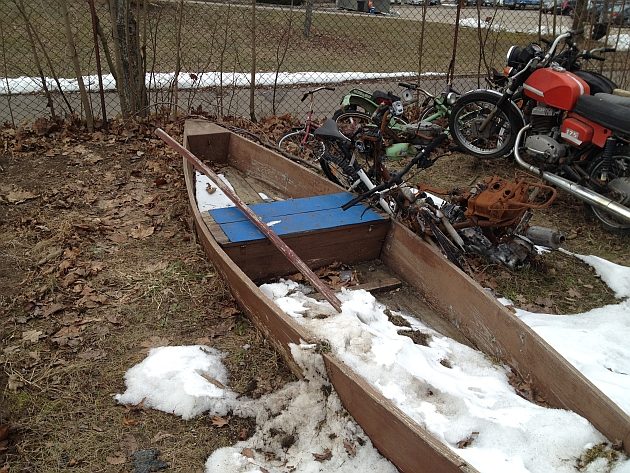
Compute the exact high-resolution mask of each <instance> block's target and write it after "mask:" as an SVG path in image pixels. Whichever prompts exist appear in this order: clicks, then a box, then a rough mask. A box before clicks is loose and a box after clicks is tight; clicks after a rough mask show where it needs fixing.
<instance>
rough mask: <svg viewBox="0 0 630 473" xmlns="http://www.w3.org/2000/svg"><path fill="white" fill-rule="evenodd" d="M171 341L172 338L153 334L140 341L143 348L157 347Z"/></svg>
mask: <svg viewBox="0 0 630 473" xmlns="http://www.w3.org/2000/svg"><path fill="white" fill-rule="evenodd" d="M169 343H170V340H169V339H168V338H164V337H159V336H157V335H153V336H152V337H151V338H149V339H147V340H145V341H143V342H142V343H140V346H141V347H143V348H156V347H164V346H167V345H168V344H169Z"/></svg>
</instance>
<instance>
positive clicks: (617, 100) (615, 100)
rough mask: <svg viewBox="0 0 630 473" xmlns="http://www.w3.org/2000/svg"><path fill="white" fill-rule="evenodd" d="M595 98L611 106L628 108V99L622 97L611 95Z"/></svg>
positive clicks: (599, 95)
mask: <svg viewBox="0 0 630 473" xmlns="http://www.w3.org/2000/svg"><path fill="white" fill-rule="evenodd" d="M595 97H597V98H599V99H602V100H603V101H604V102H607V103H611V104H613V105H623V106H624V107H630V97H623V96H622V95H612V94H595Z"/></svg>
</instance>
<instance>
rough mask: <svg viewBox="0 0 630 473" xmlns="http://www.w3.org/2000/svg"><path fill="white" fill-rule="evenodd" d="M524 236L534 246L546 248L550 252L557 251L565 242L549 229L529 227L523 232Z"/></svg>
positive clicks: (563, 237)
mask: <svg viewBox="0 0 630 473" xmlns="http://www.w3.org/2000/svg"><path fill="white" fill-rule="evenodd" d="M525 236H526V237H527V239H528V240H529V241H531V242H532V243H533V244H534V245H539V246H546V247H547V248H551V249H552V250H557V249H558V248H560V247H561V246H562V244H563V243H564V241H565V240H566V238H565V236H564V235H563V234H562V233H560V232H558V231H556V230H552V229H551V228H546V227H538V226H531V227H529V228H528V229H527V231H526V232H525Z"/></svg>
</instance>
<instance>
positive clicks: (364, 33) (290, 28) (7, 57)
mask: <svg viewBox="0 0 630 473" xmlns="http://www.w3.org/2000/svg"><path fill="white" fill-rule="evenodd" d="M60 1H61V0H31V1H28V2H27V1H24V0H5V1H3V2H0V123H10V124H14V125H16V124H19V123H22V122H24V121H31V120H33V119H36V118H38V117H42V116H50V115H53V114H54V115H56V116H61V117H63V116H67V115H69V114H75V115H79V116H82V115H83V113H84V109H83V108H84V107H83V106H82V104H81V101H80V99H79V95H78V93H77V80H76V77H77V74H76V72H75V69H74V67H73V63H72V61H71V60H70V57H69V55H68V52H67V51H68V41H67V35H66V34H65V29H64V21H63V20H64V19H63V15H62V13H61V9H60ZM65 1H66V3H67V4H68V8H69V15H70V18H71V26H72V34H73V39H74V42H75V43H76V50H77V52H78V59H79V64H80V67H81V75H82V76H83V77H84V81H85V83H86V87H87V89H88V92H89V99H90V102H91V105H92V108H93V110H94V115H95V116H96V117H97V118H99V117H101V115H102V112H101V108H100V102H99V100H100V99H99V94H98V90H99V89H98V84H99V82H98V77H97V74H96V71H97V68H96V47H95V41H94V32H93V24H92V21H91V16H90V10H89V5H88V2H86V1H78V0H77V1H75V0H65ZM274 1H276V2H281V3H284V5H279V4H273V3H267V2H265V3H263V2H261V1H260V0H259V1H258V2H257V3H256V5H255V7H254V6H253V5H252V2H251V1H249V0H243V1H231V2H227V1H224V2H221V1H212V2H211V1H181V0H173V1H155V0H152V1H151V2H146V9H145V3H144V0H139V1H138V2H136V3H137V4H138V5H139V6H138V11H137V13H138V18H139V21H138V25H139V28H141V33H140V35H141V40H142V43H143V51H144V61H145V63H146V70H147V75H146V83H147V86H148V89H149V108H150V111H155V110H156V109H160V108H164V109H170V108H173V107H175V106H176V107H177V109H178V110H179V111H181V112H186V111H190V110H203V111H206V112H209V113H212V114H216V115H219V116H225V115H244V116H249V115H250V88H252V87H253V88H254V92H255V93H254V96H253V111H254V113H255V115H256V116H257V117H262V116H266V115H270V114H284V113H292V114H296V115H300V114H302V113H304V111H305V105H304V104H302V103H301V102H300V98H301V91H303V90H304V89H305V88H308V87H309V86H310V85H312V84H322V83H335V84H336V86H337V87H338V89H337V91H335V92H334V93H326V94H321V95H319V96H318V103H317V106H316V112H317V113H318V114H320V115H330V114H332V112H333V111H334V110H335V108H336V107H337V105H338V102H339V98H340V97H341V95H342V94H343V93H344V92H345V91H348V90H350V89H351V88H353V87H357V86H360V84H362V83H364V84H365V83H366V82H374V81H377V82H378V87H379V88H384V89H386V90H387V89H389V90H392V91H396V90H397V86H396V82H397V78H400V77H406V78H408V79H411V80H414V81H420V82H421V83H423V84H424V86H425V87H427V88H429V89H431V90H433V91H439V90H441V89H443V88H444V87H445V85H446V82H447V73H449V72H450V74H451V76H452V78H453V83H454V86H455V88H456V89H460V90H468V89H470V88H475V87H479V86H482V87H483V86H484V85H485V83H484V80H483V78H484V77H485V76H486V75H487V74H488V72H489V70H490V69H491V68H492V67H495V68H497V69H500V68H502V67H503V62H504V57H505V53H506V51H507V49H508V48H509V47H510V46H511V45H512V44H519V45H524V44H526V43H527V42H529V41H537V40H539V38H540V37H541V36H543V37H552V36H553V35H554V34H557V33H559V32H560V31H561V30H563V29H568V28H570V27H571V25H572V24H573V22H574V18H575V16H576V15H580V14H581V13H580V12H575V11H573V16H570V15H563V14H562V13H570V11H571V9H573V10H575V8H576V7H575V5H576V4H575V2H574V1H573V0H564V1H563V2H562V1H561V0H542V3H537V1H538V0H478V1H479V3H475V0H462V1H463V2H464V3H463V4H462V6H461V8H458V7H457V5H456V4H454V3H447V1H449V0H441V1H440V0H401V1H400V2H397V3H394V2H391V3H389V2H388V1H383V0H378V1H377V0H365V1H363V0H337V4H335V3H329V2H320V1H313V0H293V4H291V0H274ZM514 1H516V2H517V5H514ZM602 1H603V0H602ZM425 2H428V4H425ZM495 2H496V3H495ZM518 2H524V3H528V4H530V3H531V4H532V5H531V6H530V5H526V6H525V7H524V8H520V7H518V8H512V7H514V6H519V5H518ZM95 6H96V15H97V18H98V21H99V24H100V28H101V30H102V33H103V34H102V38H103V39H104V41H102V40H101V41H98V42H97V44H98V45H99V53H100V56H101V62H102V73H103V77H102V79H103V86H104V89H105V90H104V93H103V96H104V98H105V104H106V113H107V114H108V116H110V117H111V116H115V115H116V114H118V113H120V101H119V96H118V93H117V91H116V88H115V87H116V83H115V81H114V78H113V76H112V75H111V71H110V66H109V64H108V61H107V55H108V54H109V55H111V54H112V53H111V48H112V45H111V43H112V37H111V21H110V15H109V9H108V5H107V2H103V1H97V3H96V5H95ZM598 6H599V7H598ZM339 7H344V8H343V9H342V8H339ZM370 7H372V8H373V9H374V10H373V11H372V13H370V12H368V11H367V10H369V9H370ZM602 9H603V11H604V12H606V14H605V15H602ZM362 10H363V11H362ZM624 12H628V9H627V8H626V5H625V0H608V1H606V2H605V4H603V3H602V4H600V3H598V0H589V1H588V2H587V10H585V12H584V14H585V15H586V23H585V26H586V33H585V39H584V41H583V44H582V46H583V47H584V48H592V47H596V46H604V45H608V46H616V47H617V48H618V52H617V53H615V54H611V55H609V56H608V59H607V60H606V61H605V62H604V63H596V64H590V65H589V67H591V68H597V70H600V71H602V72H603V73H605V74H608V75H610V76H611V77H613V79H614V80H616V81H617V82H618V84H619V85H620V86H621V87H625V88H627V87H628V86H629V85H630V82H629V80H630V78H629V72H628V69H629V68H628V63H629V51H628V49H629V48H630V28H629V27H628V26H630V17H628V16H624V14H625V13H624ZM254 13H255V26H254ZM627 15H630V13H627ZM601 20H605V21H606V22H607V26H608V29H607V34H606V35H605V36H604V37H602V38H600V39H599V40H594V39H592V36H591V33H592V31H593V29H597V28H601V27H597V26H596V25H597V23H598V22H600V21H601ZM180 24H181V32H179V34H178V29H179V26H180ZM104 46H107V48H104ZM108 49H109V51H108ZM254 61H255V67H253V66H254ZM178 64H179V67H178ZM253 68H254V69H255V72H256V75H255V84H254V85H252V83H251V74H252V69H253ZM176 71H178V73H177V74H176ZM176 76H177V84H178V87H177V97H175V92H174V87H173V85H174V82H175V77H176ZM363 87H365V88H367V89H373V88H374V87H376V85H375V84H365V85H364V86H363ZM175 102H176V103H177V105H175Z"/></svg>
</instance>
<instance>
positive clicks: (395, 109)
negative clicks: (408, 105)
mask: <svg viewBox="0 0 630 473" xmlns="http://www.w3.org/2000/svg"><path fill="white" fill-rule="evenodd" d="M403 112H404V108H403V104H402V103H401V102H398V101H396V102H393V103H392V113H393V114H394V115H396V116H399V115H402V114H403Z"/></svg>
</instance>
